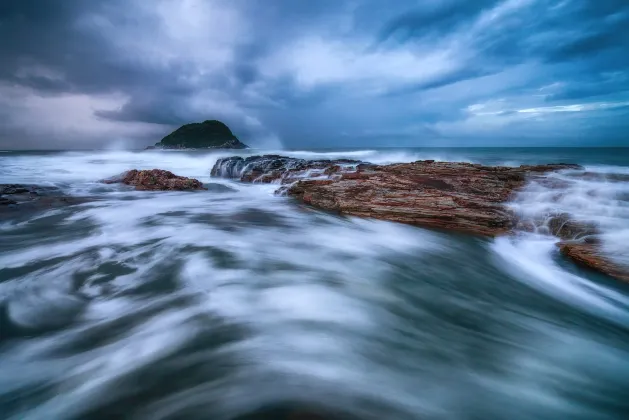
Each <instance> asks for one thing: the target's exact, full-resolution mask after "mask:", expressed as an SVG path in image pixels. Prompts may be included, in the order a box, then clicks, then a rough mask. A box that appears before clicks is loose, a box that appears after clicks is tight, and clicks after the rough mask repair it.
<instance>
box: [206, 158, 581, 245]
mask: <svg viewBox="0 0 629 420" xmlns="http://www.w3.org/2000/svg"><path fill="white" fill-rule="evenodd" d="M571 168H578V166H577V165H569V164H557V165H539V166H521V167H518V168H510V167H491V166H483V165H478V164H471V163H451V162H435V161H430V160H429V161H417V162H413V163H402V164H393V165H382V166H379V165H372V164H369V163H365V162H360V161H354V160H318V161H308V160H303V159H295V158H289V157H284V156H277V155H266V156H252V157H248V158H246V159H243V158H241V157H231V158H225V159H221V160H219V161H218V162H217V163H216V165H215V166H214V168H213V169H212V175H213V176H221V177H227V178H235V179H239V180H241V181H244V182H278V183H280V184H290V185H288V186H286V187H284V188H280V190H278V192H280V193H285V194H287V195H289V196H293V197H296V198H298V199H300V200H302V201H303V202H304V203H307V204H310V205H312V206H315V207H318V208H321V209H325V210H330V211H336V212H339V213H341V214H348V215H353V216H360V217H371V218H376V219H383V220H390V221H395V222H401V223H407V224H413V225H419V226H427V227H432V228H439V229H449V230H456V231H462V232H467V233H473V234H479V235H487V236H495V235H498V234H502V233H506V232H508V231H509V230H510V229H512V228H513V227H514V224H515V219H514V215H513V214H512V212H510V211H509V210H508V209H506V208H505V207H504V206H503V205H502V204H503V203H504V202H505V201H507V200H508V199H509V197H510V196H511V194H512V192H513V191H514V190H515V189H517V188H519V187H520V186H522V185H523V183H524V182H525V177H526V176H527V175H530V174H535V173H543V172H547V171H552V170H559V169H571Z"/></svg>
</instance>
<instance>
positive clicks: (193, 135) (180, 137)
mask: <svg viewBox="0 0 629 420" xmlns="http://www.w3.org/2000/svg"><path fill="white" fill-rule="evenodd" d="M247 148H248V146H247V145H245V144H244V143H241V142H240V140H238V138H236V136H235V135H234V134H233V133H232V132H231V130H230V129H229V127H227V126H226V125H225V124H224V123H222V122H220V121H217V120H208V121H204V122H202V123H192V124H186V125H183V126H181V127H179V128H178V129H177V130H175V131H174V132H172V133H170V134H169V135H167V136H166V137H164V138H163V139H162V140H161V141H160V142H159V143H157V144H155V146H149V147H148V148H147V149H247Z"/></svg>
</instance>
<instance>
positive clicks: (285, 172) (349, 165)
mask: <svg viewBox="0 0 629 420" xmlns="http://www.w3.org/2000/svg"><path fill="white" fill-rule="evenodd" d="M361 163H362V162H361V161H358V160H350V159H336V160H306V159H298V158H291V157H286V156H279V155H264V156H249V157H247V158H242V157H239V156H233V157H229V158H223V159H219V160H218V161H217V162H216V164H215V165H214V167H213V168H212V171H211V175H212V176H215V177H221V178H231V179H238V180H240V181H244V182H262V183H271V182H276V181H277V182H280V183H290V182H294V181H296V180H299V179H305V178H311V177H317V176H328V175H335V174H341V173H344V172H349V171H351V172H354V171H355V170H356V165H358V164H361Z"/></svg>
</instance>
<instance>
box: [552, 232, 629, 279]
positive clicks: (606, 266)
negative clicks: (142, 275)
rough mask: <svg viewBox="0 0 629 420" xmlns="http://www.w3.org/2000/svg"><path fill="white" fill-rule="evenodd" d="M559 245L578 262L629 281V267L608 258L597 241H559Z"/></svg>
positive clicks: (562, 251) (563, 251) (568, 255)
mask: <svg viewBox="0 0 629 420" xmlns="http://www.w3.org/2000/svg"><path fill="white" fill-rule="evenodd" d="M557 246H559V249H560V251H561V253H562V254H564V255H565V256H567V257H569V258H570V259H571V260H572V261H574V262H576V263H577V264H579V265H582V266H584V267H588V268H591V269H594V270H596V271H599V272H601V273H604V274H607V275H608V276H611V277H614V278H616V279H619V280H622V281H626V282H629V268H628V267H624V266H621V265H620V264H616V263H615V262H613V261H611V260H610V259H609V258H606V257H605V256H604V255H603V254H602V253H601V251H600V247H599V244H598V243H597V242H596V241H589V242H588V241H581V242H559V243H558V244H557Z"/></svg>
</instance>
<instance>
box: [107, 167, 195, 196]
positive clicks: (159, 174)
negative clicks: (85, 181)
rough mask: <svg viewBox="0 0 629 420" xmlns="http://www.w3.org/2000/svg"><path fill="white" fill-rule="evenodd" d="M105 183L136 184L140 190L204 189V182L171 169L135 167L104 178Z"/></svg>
mask: <svg viewBox="0 0 629 420" xmlns="http://www.w3.org/2000/svg"><path fill="white" fill-rule="evenodd" d="M102 182H104V183H105V184H116V183H122V184H126V185H133V186H135V189H136V190H140V191H186V190H204V189H205V188H204V187H203V183H202V182H201V181H199V180H197V179H194V178H187V177H185V176H177V175H175V174H173V173H172V172H170V171H165V170H162V169H151V170H144V171H138V170H137V169H133V170H131V171H128V172H125V173H123V174H121V175H119V176H117V177H113V178H109V179H106V180H103V181H102Z"/></svg>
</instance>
